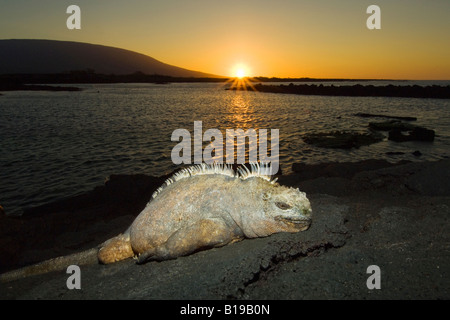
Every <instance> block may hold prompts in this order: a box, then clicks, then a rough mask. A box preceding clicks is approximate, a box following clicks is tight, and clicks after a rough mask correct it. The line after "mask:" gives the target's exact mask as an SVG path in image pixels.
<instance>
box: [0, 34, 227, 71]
mask: <svg viewBox="0 0 450 320" xmlns="http://www.w3.org/2000/svg"><path fill="white" fill-rule="evenodd" d="M87 69H91V70H94V71H95V72H96V73H102V74H131V73H135V72H137V71H140V72H143V73H145V74H160V75H168V76H173V77H219V76H216V75H212V74H206V73H202V72H197V71H192V70H187V69H183V68H179V67H175V66H171V65H168V64H165V63H162V62H160V61H158V60H156V59H154V58H151V57H149V56H146V55H144V54H140V53H137V52H133V51H129V50H125V49H119V48H113V47H107V46H102V45H94V44H88V43H81V42H69V41H55V40H0V74H46V73H61V72H68V71H72V70H87Z"/></svg>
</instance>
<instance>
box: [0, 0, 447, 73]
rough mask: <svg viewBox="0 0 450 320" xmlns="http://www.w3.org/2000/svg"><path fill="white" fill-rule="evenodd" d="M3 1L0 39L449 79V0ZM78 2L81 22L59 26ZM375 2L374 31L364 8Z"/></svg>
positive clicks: (194, 60) (217, 66)
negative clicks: (76, 43) (377, 14)
mask: <svg viewBox="0 0 450 320" xmlns="http://www.w3.org/2000/svg"><path fill="white" fill-rule="evenodd" d="M30 2H31V1H25V0H15V1H8V2H6V4H3V3H2V7H1V11H0V39H11V38H22V39H25V38H28V39H54V40H70V41H80V42H90V43H95V44H103V45H110V46H114V47H120V48H125V49H129V50H133V51H137V52H140V53H144V54H147V55H149V56H151V57H154V58H156V59H158V60H160V61H162V62H165V63H168V64H172V65H176V66H179V67H183V68H187V69H192V70H197V71H203V72H207V73H213V74H219V75H225V76H234V75H235V74H234V73H235V69H236V65H237V64H241V65H243V67H244V68H245V69H246V70H247V73H248V75H251V76H268V77H272V76H276V77H314V78H373V79H381V78H384V79H436V80H437V79H450V58H449V57H450V41H448V39H449V36H448V35H449V34H450V19H448V14H449V13H450V1H449V0H433V1H422V0H396V1H391V0H376V1H373V0H371V1H365V0H348V1H345V0H344V1H334V0H315V1H312V0H278V1H268V0H258V1H253V0H247V1H234V0H230V1H215V0H208V1H206V0H191V1H181V0H172V1H171V0H166V1H144V0H130V1H126V2H125V1H119V0H109V1H88V0H77V1H50V0H41V1H39V2H38V1H33V2H31V3H30ZM71 4H77V5H79V6H80V8H81V17H82V23H81V25H82V29H81V30H68V29H67V28H66V24H65V22H66V19H67V17H68V15H67V14H66V13H65V11H66V8H67V7H68V6H69V5H71ZM371 4H377V5H378V6H379V7H380V8H381V30H369V29H368V28H367V27H366V20H367V18H368V17H369V15H368V14H367V13H366V9H367V7H368V6H369V5H371Z"/></svg>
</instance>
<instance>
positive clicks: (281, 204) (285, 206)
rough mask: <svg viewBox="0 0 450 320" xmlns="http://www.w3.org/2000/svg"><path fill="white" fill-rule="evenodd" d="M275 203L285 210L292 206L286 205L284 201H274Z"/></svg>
mask: <svg viewBox="0 0 450 320" xmlns="http://www.w3.org/2000/svg"><path fill="white" fill-rule="evenodd" d="M275 205H276V206H277V207H278V208H280V209H281V210H287V209H290V208H292V207H291V206H290V205H288V204H287V203H286V202H279V201H278V202H275Z"/></svg>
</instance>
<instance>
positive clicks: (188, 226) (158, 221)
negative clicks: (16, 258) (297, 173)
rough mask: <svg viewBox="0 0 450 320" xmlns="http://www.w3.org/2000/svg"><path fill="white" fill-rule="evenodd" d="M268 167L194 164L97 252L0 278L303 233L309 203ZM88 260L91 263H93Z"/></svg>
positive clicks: (308, 219)
mask: <svg viewBox="0 0 450 320" xmlns="http://www.w3.org/2000/svg"><path fill="white" fill-rule="evenodd" d="M268 169H270V168H269V167H267V166H265V165H261V166H260V165H258V164H253V165H252V170H251V171H250V170H248V169H245V170H244V169H241V170H239V174H235V172H234V171H232V169H231V168H229V167H224V166H206V165H201V166H195V167H191V168H188V169H184V170H182V171H180V172H179V173H178V174H175V175H174V176H173V177H172V178H171V179H168V180H167V181H166V183H165V185H163V187H161V188H159V189H158V191H157V192H156V193H155V194H154V195H153V199H152V200H151V201H150V202H149V203H148V204H147V206H146V207H145V209H144V210H143V211H142V212H141V213H140V214H139V215H138V216H137V217H136V219H135V220H134V222H133V223H132V224H131V226H130V227H129V228H128V229H127V230H126V231H125V232H124V233H123V234H120V235H118V236H116V237H114V238H112V239H110V240H108V241H106V242H104V243H103V244H101V245H100V246H99V249H98V250H97V249H96V248H95V249H90V250H86V251H83V252H80V253H77V254H73V255H70V256H66V257H59V258H55V259H51V260H47V261H44V262H41V263H39V264H36V265H33V266H29V267H25V268H22V269H19V270H15V271H11V272H8V273H5V274H2V275H0V281H1V282H5V281H11V280H14V279H18V278H21V277H26V276H29V275H35V274H41V273H46V272H50V271H55V270H62V269H64V268H67V266H69V265H70V264H77V265H82V264H86V263H93V260H95V261H98V262H100V263H103V264H109V263H113V262H116V261H120V260H124V259H127V258H130V257H137V258H138V262H140V263H142V262H145V261H149V260H158V261H161V260H167V259H174V258H177V257H179V256H184V255H188V254H190V253H193V252H196V251H199V250H204V249H208V248H213V247H221V246H224V245H226V244H229V243H232V242H235V241H240V240H242V239H244V238H256V237H266V236H269V235H271V234H274V233H278V232H299V231H304V230H306V229H308V228H309V226H310V223H311V212H312V210H311V205H310V202H309V200H308V199H307V198H306V195H305V193H303V192H300V191H299V190H298V189H293V188H288V187H285V186H280V185H279V184H278V183H275V181H272V180H271V179H270V177H269V176H268V175H267V172H269V171H268ZM95 256H96V257H95Z"/></svg>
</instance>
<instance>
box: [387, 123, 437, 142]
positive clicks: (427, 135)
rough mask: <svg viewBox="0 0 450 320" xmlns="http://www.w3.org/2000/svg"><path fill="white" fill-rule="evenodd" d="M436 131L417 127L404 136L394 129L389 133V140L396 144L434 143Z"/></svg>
mask: <svg viewBox="0 0 450 320" xmlns="http://www.w3.org/2000/svg"><path fill="white" fill-rule="evenodd" d="M434 136H435V132H434V130H430V129H426V128H422V127H416V128H414V129H413V130H412V131H411V132H409V134H408V135H404V134H403V133H402V132H401V130H400V129H392V130H391V131H389V137H388V139H389V140H391V141H395V142H405V141H428V142H432V141H434Z"/></svg>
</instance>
